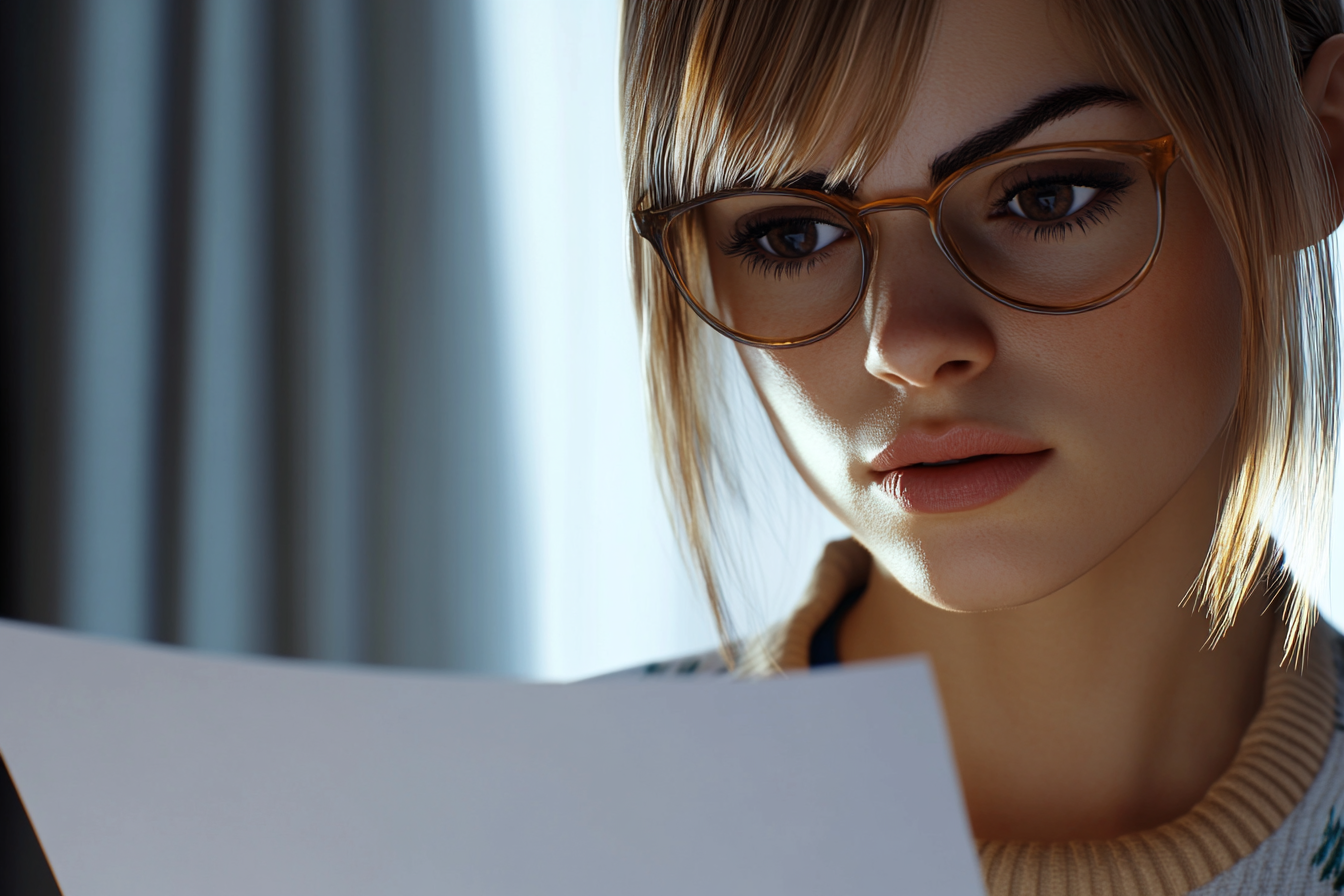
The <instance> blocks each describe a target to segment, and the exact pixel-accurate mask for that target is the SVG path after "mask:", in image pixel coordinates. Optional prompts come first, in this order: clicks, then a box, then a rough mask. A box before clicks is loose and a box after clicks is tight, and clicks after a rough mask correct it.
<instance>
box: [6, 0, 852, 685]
mask: <svg viewBox="0 0 1344 896" xmlns="http://www.w3.org/2000/svg"><path fill="white" fill-rule="evenodd" d="M0 16H3V20H0V35H3V36H2V37H0V40H3V49H0V65H3V67H4V73H3V88H2V89H3V97H2V98H0V102H2V103H3V106H2V108H0V126H2V127H3V145H2V148H0V151H2V152H3V164H2V165H0V176H2V177H3V191H4V192H3V202H2V203H0V204H2V209H0V214H3V220H4V228H5V233H4V240H3V252H4V256H3V269H2V270H0V276H2V277H3V281H0V282H3V291H4V301H3V303H2V304H0V315H2V317H3V322H2V325H0V339H3V345H2V346H0V363H2V364H3V365H4V366H5V370H4V372H3V376H0V382H2V383H3V393H2V397H0V413H3V414H4V419H5V421H6V424H7V425H6V431H7V433H8V436H7V438H5V439H4V440H3V449H0V450H3V451H4V452H5V456H4V458H3V463H0V478H2V481H3V490H4V498H3V507H4V510H5V512H6V513H8V514H10V515H11V519H9V520H8V521H7V522H8V523H9V524H10V525H8V526H7V527H6V531H8V532H9V533H11V535H10V537H7V538H6V539H4V542H3V550H4V555H3V563H2V565H0V574H2V575H3V576H4V579H3V582H0V614H3V615H5V616H8V617H12V618H18V619H27V620H34V621H38V622H43V623H50V624H56V625H62V626H68V627H71V628H74V629H78V630H82V631H86V632H94V633H100V634H104V635H110V636H116V637H122V638H133V639H148V640H154V641H160V642H167V643H173V644H182V645H188V646H191V647H195V648H202V649H208V650H215V651H233V652H247V653H268V654H279V655H285V656H296V657H313V658H318V659H323V660H329V661H338V662H369V663H382V664H397V665H408V666H418V667H435V668H444V669H453V670H462V671H469V672H477V673H489V674H502V675H508V676H517V677H525V678H536V679H550V680H564V679H572V678H578V677H582V676H586V675H591V674H595V673H599V672H603V671H608V670H611V669H615V668H620V667H623V666H629V665H633V664H636V663H641V662H646V661H649V660H652V659H658V658H665V657H668V656H672V655H676V654H680V653H685V652H689V651H698V650H704V649H708V648H710V647H712V646H713V644H714V632H713V628H712V624H711V620H710V616H709V613H708V611H707V608H706V607H705V605H704V600H703V599H702V597H701V596H700V594H699V593H698V592H697V591H696V588H695V586H694V584H693V582H692V581H691V579H690V577H689V576H688V574H687V573H686V571H685V568H684V565H683V562H682V558H681V556H680V554H679V548H678V546H677V544H676V541H675V539H674V538H673V535H672V532H671V529H670V527H669V525H668V523H667V517H666V514H665V512H664V509H663V506H662V503H661V499H660V496H659V493H658V488H657V485H656V479H655V477H654V474H653V467H652V463H651V460H650V451H649V442H648V437H647V434H646V424H645V418H644V408H643V390H642V385H641V375H640V370H639V355H638V342H637V332H636V327H635V321H634V315H633V312H632V310H631V303H630V300H629V290H628V272H627V263H626V239H627V233H628V224H627V218H626V211H625V202H624V199H623V191H622V185H621V168H620V159H619V144H618V134H617V101H616V80H615V78H616V40H617V24H618V21H617V20H618V11H617V3H616V0H477V2H472V0H442V2H429V0H383V2H373V0H268V2H260V0H174V2H169V0H44V2H26V3H10V4H4V5H3V12H0ZM738 385H739V386H740V385H741V384H740V383H739V384H738ZM739 392H740V394H741V395H742V397H743V398H744V400H743V401H741V402H739V403H738V405H735V407H736V408H737V410H736V411H735V413H737V414H738V416H739V417H740V418H741V419H740V420H739V421H738V425H739V426H740V427H742V428H743V429H744V431H745V432H746V436H745V437H744V438H743V439H742V446H743V449H742V452H743V459H744V461H745V464H746V466H747V468H748V469H747V471H746V480H744V481H747V482H749V483H750V484H752V485H753V487H752V488H751V489H747V491H748V492H752V491H755V492H759V493H761V494H762V495H764V496H765V506H761V505H760V504H759V503H758V504H757V505H755V506H753V507H750V508H748V507H745V506H743V507H741V508H740V510H741V518H740V519H739V520H738V523H740V524H741V525H740V531H741V532H742V533H743V534H742V537H743V538H744V539H745V542H744V544H743V546H742V550H741V551H740V556H741V558H742V561H741V563H740V566H741V568H740V569H736V570H734V576H735V581H736V583H737V587H736V591H737V593H738V594H739V595H740V600H738V602H737V604H736V606H735V609H736V610H737V611H738V612H737V615H738V619H739V621H740V622H741V623H742V627H743V628H744V629H745V630H748V631H749V630H751V629H752V628H754V627H756V626H758V625H759V624H761V623H763V622H764V621H766V620H768V619H769V618H771V617H773V616H777V615H779V614H780V613H782V612H783V611H784V609H785V608H786V607H787V606H788V605H789V604H790V603H792V601H793V600H795V599H796V597H797V595H798V593H799V591H800V588H801V585H802V583H803V582H805V581H806V577H807V575H808V571H809V568H810V566H811V564H812V562H813V561H814V559H815V558H816V556H817V555H818V553H819V551H820V547H821V545H822V543H823V541H824V540H825V539H826V538H827V537H828V536H830V535H834V534H838V533H839V531H840V530H839V528H838V526H837V525H836V524H835V523H834V522H833V521H831V520H829V518H827V517H826V516H825V515H824V514H823V512H822V511H820V510H819V509H818V508H817V507H816V505H815V503H814V502H812V501H811V500H810V498H808V496H807V495H806V494H805V493H803V491H802V487H801V486H800V485H799V484H798V482H797V479H796V476H794V475H793V474H792V472H791V471H789V470H788V469H787V467H786V461H785V460H784V458H783V454H782V451H780V449H779V448H778V446H777V444H776V443H775V440H774V439H773V437H772V436H771V434H770V433H769V431H768V425H767V424H766V422H765V420H764V417H763V415H762V414H761V413H760V411H759V409H757V408H756V407H755V406H754V402H753V401H751V400H750V396H749V395H746V394H745V393H744V392H741V390H739ZM762 484H764V487H758V486H761V485H762ZM763 521H764V522H768V523H769V525H764V524H760V523H762V522H763Z"/></svg>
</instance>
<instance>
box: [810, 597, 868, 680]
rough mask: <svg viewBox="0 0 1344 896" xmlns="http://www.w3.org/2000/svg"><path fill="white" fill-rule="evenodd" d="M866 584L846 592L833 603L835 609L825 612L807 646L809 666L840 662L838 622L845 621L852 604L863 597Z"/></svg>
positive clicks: (852, 606) (834, 664)
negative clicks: (825, 614)
mask: <svg viewBox="0 0 1344 896" xmlns="http://www.w3.org/2000/svg"><path fill="white" fill-rule="evenodd" d="M866 587H867V586H866V585H860V586H859V587H858V588H855V589H854V590H853V591H850V592H848V593H847V594H846V595H845V596H844V597H842V598H840V601H839V602H838V603H837V604H836V605H835V609H833V610H831V612H830V613H829V614H827V616H826V618H825V619H823V620H822V621H821V625H819V626H817V630H816V631H815V632H813V633H812V640H811V642H810V643H809V644H808V646H807V664H808V665H809V666H836V665H839V664H840V624H841V623H842V622H844V621H845V617H846V616H847V615H849V611H850V610H852V609H854V605H855V604H857V603H858V602H859V598H861V597H863V592H864V589H865V588H866Z"/></svg>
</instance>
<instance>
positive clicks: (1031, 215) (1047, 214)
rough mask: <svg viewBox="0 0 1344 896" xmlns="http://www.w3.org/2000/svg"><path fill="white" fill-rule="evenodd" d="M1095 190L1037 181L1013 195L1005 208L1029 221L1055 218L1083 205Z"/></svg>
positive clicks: (1094, 194) (1092, 195)
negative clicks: (1034, 184)
mask: <svg viewBox="0 0 1344 896" xmlns="http://www.w3.org/2000/svg"><path fill="white" fill-rule="evenodd" d="M1097 193H1098V189H1097V188H1096V187H1084V186H1081V185H1079V184H1063V183H1054V184H1041V185H1039V186H1032V187H1028V188H1027V189H1025V190H1020V191H1019V192H1017V193H1015V194H1013V198H1012V199H1009V200H1008V203H1007V208H1008V211H1010V212H1012V213H1013V214H1014V215H1017V216H1018V217H1019V218H1026V219H1027V220H1029V221H1058V220H1060V219H1062V218H1067V217H1068V216H1069V215H1072V214H1075V213H1077V212H1078V211H1079V210H1080V209H1082V208H1084V207H1085V206H1086V205H1087V204H1088V203H1089V202H1091V201H1092V197H1094V196H1096V195H1097Z"/></svg>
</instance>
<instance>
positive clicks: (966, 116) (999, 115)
mask: <svg viewBox="0 0 1344 896" xmlns="http://www.w3.org/2000/svg"><path fill="white" fill-rule="evenodd" d="M1109 80H1110V79H1108V78H1106V77H1105V76H1104V74H1103V72H1102V71H1101V69H1100V67H1099V66H1098V64H1097V63H1096V62H1095V60H1094V59H1093V58H1092V55H1091V53H1090V50H1089V48H1088V46H1087V44H1086V42H1085V41H1084V40H1083V39H1082V38H1081V37H1080V35H1079V33H1078V31H1077V29H1076V28H1075V27H1074V25H1073V23H1072V22H1071V21H1070V19H1069V16H1068V13H1067V11H1066V10H1065V9H1064V8H1063V5H1062V4H1060V3H1058V2H1054V0H942V2H941V3H940V4H939V15H938V18H937V20H936V24H935V26H934V30H933V33H932V35H931V41H930V44H929V51H928V55H927V57H926V61H925V64H924V69H923V72H922V74H921V76H920V79H919V81H918V83H917V85H916V87H915V91H914V94H913V96H912V97H911V104H910V107H909V110H908V112H907V114H906V117H905V119H904V121H903V122H902V124H901V127H900V129H899V131H898V132H897V135H896V139H895V140H894V141H893V143H892V144H891V146H890V148H889V149H888V151H887V152H886V153H885V154H884V155H883V156H882V158H881V160H880V161H879V162H878V163H877V165H876V166H875V167H874V168H873V169H872V170H871V171H870V172H869V173H868V176H867V177H865V178H864V182H863V184H862V185H861V189H860V193H861V194H866V193H882V192H886V191H888V190H890V189H891V188H892V187H895V186H900V187H902V188H906V189H910V190H913V191H918V190H921V189H927V186H928V172H929V163H930V162H931V161H932V160H933V159H934V158H935V157H937V156H939V155H940V154H942V153H945V152H947V151H948V150H949V149H951V148H953V147H955V146H956V145H958V144H960V143H961V142H962V141H964V140H966V139H967V138H969V137H971V136H972V135H974V134H976V133H979V132H980V131H983V130H985V129H986V128H989V127H992V126H994V125H995V124H998V123H1000V122H1002V121H1003V120H1005V119H1006V118H1008V117H1009V116H1010V115H1011V114H1012V113H1014V112H1015V111H1017V110H1019V109H1021V108H1023V107H1025V106H1026V105H1027V104H1029V103H1030V102H1031V101H1032V100H1034V99H1036V98H1038V97H1040V96H1043V95H1046V94H1049V93H1052V92H1054V91H1057V90H1059V89H1061V88H1064V87H1069V86H1075V85H1084V84H1108V83H1109ZM1134 111H1135V110H1128V112H1126V111H1124V110H1116V109H1115V108H1113V107H1112V108H1109V109H1095V110H1086V111H1083V112H1081V113H1078V115H1077V116H1076V117H1077V118H1080V119H1085V118H1089V117H1090V118H1095V117H1097V116H1098V114H1100V115H1101V116H1109V117H1114V116H1115V115H1117V114H1118V115H1121V116H1127V117H1133V116H1134ZM1059 130H1060V128H1059V127H1058V126H1047V127H1046V128H1042V129H1041V131H1039V132H1038V134H1036V135H1033V136H1032V137H1029V138H1027V141H1026V142H1027V143H1042V142H1048V141H1049V139H1050V135H1051V132H1052V131H1055V132H1058V131H1059ZM1094 136H1095V137H1096V138H1097V139H1102V138H1108V139H1109V138H1117V137H1129V136H1132V135H1128V134H1125V135H1122V134H1096V135H1094ZM1038 138H1045V139H1038ZM1057 139H1091V136H1089V137H1076V136H1073V135H1069V136H1066V137H1060V138H1057Z"/></svg>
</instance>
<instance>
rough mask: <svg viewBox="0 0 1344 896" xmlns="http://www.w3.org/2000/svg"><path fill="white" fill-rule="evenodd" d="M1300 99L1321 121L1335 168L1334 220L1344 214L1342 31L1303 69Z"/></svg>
mask: <svg viewBox="0 0 1344 896" xmlns="http://www.w3.org/2000/svg"><path fill="white" fill-rule="evenodd" d="M1302 99H1303V100H1305V101H1306V104H1307V108H1308V109H1310V110H1311V111H1312V112H1313V113H1315V115H1316V119H1317V120H1318V121H1319V122H1320V123H1321V134H1322V135H1323V136H1324V137H1325V150H1326V155H1327V156H1328V157H1329V159H1330V167H1331V168H1333V169H1334V172H1335V186H1336V189H1337V190H1338V191H1339V193H1338V195H1337V196H1336V197H1335V202H1336V205H1335V208H1336V211H1335V223H1336V224H1338V223H1339V221H1340V219H1341V218H1344V34H1336V35H1335V36H1334V37H1331V38H1328V39H1327V40H1326V41H1325V42H1324V43H1322V44H1321V45H1320V46H1319V47H1317V48H1316V52H1315V53H1314V54H1312V57H1311V62H1310V63H1308V65H1307V70H1306V71H1305V72H1303V73H1302Z"/></svg>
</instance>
